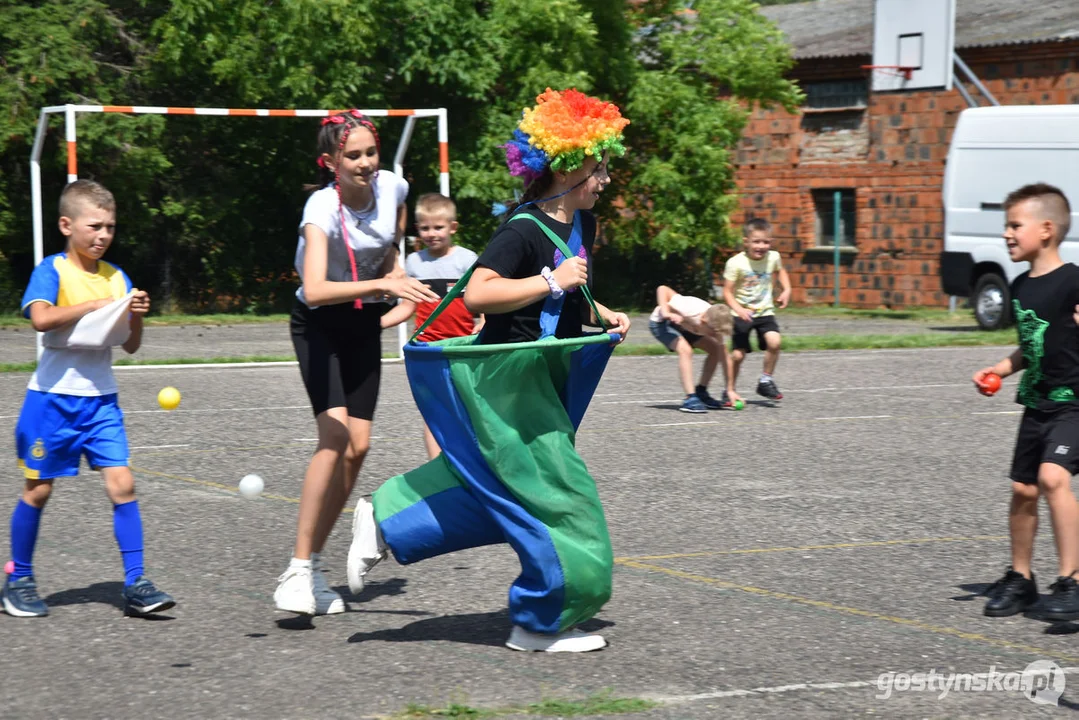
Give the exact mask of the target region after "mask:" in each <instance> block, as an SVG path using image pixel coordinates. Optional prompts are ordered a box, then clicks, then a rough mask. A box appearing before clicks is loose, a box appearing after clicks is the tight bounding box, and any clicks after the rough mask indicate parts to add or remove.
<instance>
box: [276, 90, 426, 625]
mask: <svg viewBox="0 0 1079 720" xmlns="http://www.w3.org/2000/svg"><path fill="white" fill-rule="evenodd" d="M317 147H318V157H317V159H316V162H317V163H318V166H319V175H320V178H319V179H320V182H319V184H318V185H317V186H312V187H311V189H315V188H319V189H316V190H315V192H313V193H312V194H311V196H310V197H309V198H308V200H307V204H306V205H305V206H304V211H303V219H302V220H301V221H300V235H299V243H298V245H297V247H296V271H297V273H299V276H300V282H301V285H300V288H299V289H298V290H297V291H296V303H295V306H294V307H293V310H292V317H291V319H290V330H291V334H292V344H293V347H294V348H295V350H296V359H297V360H298V361H299V366H300V375H301V376H302V377H303V383H304V387H305V388H306V389H307V396H308V398H310V401H311V407H312V410H313V411H314V414H315V423H316V425H317V426H318V447H317V448H316V450H315V454H314V455H313V456H312V457H311V461H310V463H309V464H308V466H307V472H306V474H305V475H304V482H303V489H302V491H301V493H300V512H299V521H298V524H297V529H296V545H295V548H294V551H293V557H292V561H291V562H290V563H289V566H288V569H287V570H285V572H284V574H282V575H281V577H280V578H278V585H277V590H276V591H275V592H274V604H275V605H276V606H277V609H278V610H284V611H288V612H294V613H302V614H304V615H316V614H318V615H323V614H333V613H340V612H344V611H345V609H346V608H345V603H344V601H343V600H342V599H341V596H340V595H339V594H337V593H336V592H335V591H333V590H331V589H330V587H329V586H328V585H327V583H326V580H325V578H324V577H323V574H322V572H321V567H320V563H319V553H320V552H321V551H322V547H323V545H324V544H325V542H326V538H327V537H328V536H329V534H330V531H331V530H332V529H333V525H334V523H335V522H336V521H337V518H338V516H339V515H340V514H341V510H342V509H343V508H344V506H345V504H346V502H347V501H348V497H349V494H350V493H351V492H352V487H353V485H354V484H355V482H356V478H357V477H358V475H359V472H360V468H361V466H362V465H363V460H364V457H365V456H366V455H367V450H368V448H369V446H370V441H371V420H372V418H373V416H374V412H375V404H376V402H377V400H378V388H379V379H380V371H381V367H382V344H381V339H380V333H381V328H380V325H379V320H380V319H381V316H382V313H383V311H384V310H385V307H384V305H383V304H382V303H383V301H384V300H385V299H387V298H389V297H399V298H405V299H407V300H412V301H413V302H428V301H437V300H438V297H437V296H436V295H435V294H434V293H432V292H431V290H430V289H429V288H427V287H426V286H425V285H423V284H422V283H420V282H419V281H417V280H414V279H412V278H409V277H407V276H405V275H404V272H403V270H402V271H398V269H397V241H398V240H399V239H400V238H401V236H402V235H403V233H404V231H405V222H406V218H407V213H406V207H405V198H406V197H407V196H408V182H407V181H405V180H404V178H401V177H398V176H397V175H395V174H393V173H391V172H387V171H385V170H379V167H378V165H379V151H380V147H379V139H378V131H377V130H376V129H375V126H374V124H372V123H371V121H370V120H368V119H367V117H366V116H365V115H363V113H361V112H359V111H358V110H349V111H346V112H341V113H337V114H335V115H331V116H330V117H327V118H325V119H323V121H322V126H321V128H320V129H319V133H318V146H317Z"/></svg>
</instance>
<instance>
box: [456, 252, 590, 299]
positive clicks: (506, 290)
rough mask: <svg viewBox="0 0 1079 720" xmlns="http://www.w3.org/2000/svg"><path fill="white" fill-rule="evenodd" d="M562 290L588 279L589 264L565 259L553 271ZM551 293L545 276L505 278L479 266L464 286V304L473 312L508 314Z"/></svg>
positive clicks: (579, 260)
mask: <svg viewBox="0 0 1079 720" xmlns="http://www.w3.org/2000/svg"><path fill="white" fill-rule="evenodd" d="M552 275H553V276H554V280H555V282H556V283H557V284H558V286H559V287H560V288H562V289H563V290H570V289H572V288H576V287H580V286H582V285H584V284H585V283H586V282H588V264H587V263H586V262H585V261H584V260H582V259H581V258H579V257H572V258H568V259H566V260H564V261H563V262H562V264H561V265H559V266H558V268H557V269H555V270H554V271H553V272H552ZM550 294H551V287H550V286H549V285H548V284H547V280H546V279H544V277H543V276H542V275H533V276H532V277H527V278H519V279H514V278H504V277H502V276H501V275H499V274H498V273H496V272H495V271H494V270H492V269H491V268H487V267H477V268H476V271H475V272H473V273H472V279H471V280H469V281H468V287H467V288H465V296H464V297H465V307H467V308H468V309H469V311H471V312H472V313H509V312H513V311H514V310H520V309H521V308H523V307H527V306H529V305H531V304H532V303H534V302H539V301H540V300H542V299H543V298H545V297H547V296H548V295H550Z"/></svg>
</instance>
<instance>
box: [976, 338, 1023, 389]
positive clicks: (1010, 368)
mask: <svg viewBox="0 0 1079 720" xmlns="http://www.w3.org/2000/svg"><path fill="white" fill-rule="evenodd" d="M1022 369H1023V350H1022V348H1018V349H1016V351H1015V352H1013V353H1012V354H1011V355H1009V356H1008V357H1006V358H1004V359H1003V360H1001V361H1000V362H998V363H997V364H996V365H990V366H989V367H985V368H982V369H981V370H979V371H977V372H976V373H974V375H973V376H972V377H971V380H973V381H974V385H975V386H976V387H977V388H978V390H979V391H980V390H981V388H982V383H983V382H984V381H985V376H986V375H988V374H989V373H993V374H995V375H999V376H1000V377H1002V378H1006V377H1008V376H1009V375H1013V374H1015V373H1017V372H1019V371H1020V370H1022ZM983 394H985V393H983Z"/></svg>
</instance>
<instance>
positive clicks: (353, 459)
mask: <svg viewBox="0 0 1079 720" xmlns="http://www.w3.org/2000/svg"><path fill="white" fill-rule="evenodd" d="M347 422H348V436H349V441H348V446H347V447H346V448H345V454H344V456H343V457H342V458H341V462H340V463H338V465H337V471H336V473H335V474H334V477H333V480H332V482H331V483H330V486H329V488H328V492H327V493H326V499H325V500H324V502H323V505H322V511H321V513H320V514H319V517H318V523H317V525H316V528H315V534H314V536H313V537H312V547H313V549H314V551H315V552H319V553H320V552H322V548H323V547H324V546H325V545H326V538H328V537H329V536H330V533H331V532H332V531H333V526H334V524H335V523H336V522H337V519H338V518H339V517H341V511H342V510H344V508H345V505H346V504H348V498H349V496H350V495H352V488H353V487H355V486H356V478H358V477H359V476H360V470H361V469H362V468H363V461H364V460H365V459H366V458H367V452H368V451H369V450H370V449H371V421H370V420H361V419H359V418H354V417H350V418H348V420H347ZM296 557H299V555H297V556H296Z"/></svg>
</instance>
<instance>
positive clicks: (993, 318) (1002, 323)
mask: <svg viewBox="0 0 1079 720" xmlns="http://www.w3.org/2000/svg"><path fill="white" fill-rule="evenodd" d="M971 304H972V305H973V306H974V317H975V319H977V321H978V325H980V326H981V327H982V329H984V330H1000V329H1001V328H1003V327H1006V326H1007V325H1008V324H1010V323H1011V321H1012V317H1011V316H1012V313H1011V297H1010V293H1009V292H1008V284H1007V283H1006V282H1004V278H1002V277H1001V276H1000V275H997V274H996V273H986V274H985V275H982V276H981V277H980V278H978V282H977V283H976V284H975V285H974V297H973V298H972V302H971Z"/></svg>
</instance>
